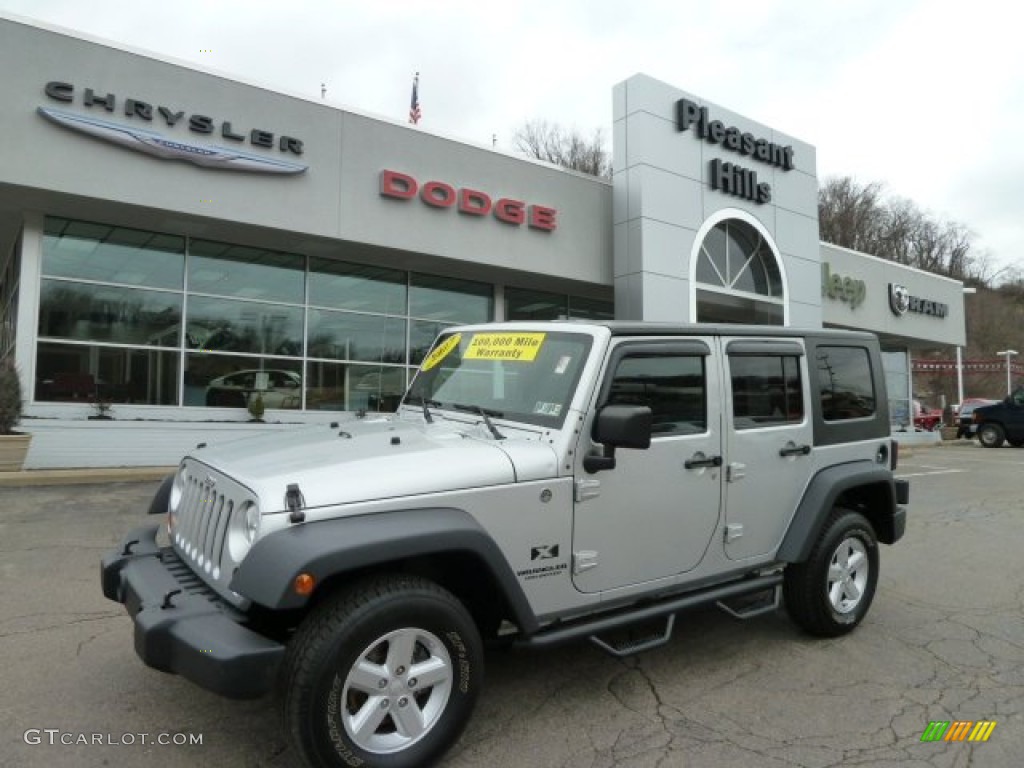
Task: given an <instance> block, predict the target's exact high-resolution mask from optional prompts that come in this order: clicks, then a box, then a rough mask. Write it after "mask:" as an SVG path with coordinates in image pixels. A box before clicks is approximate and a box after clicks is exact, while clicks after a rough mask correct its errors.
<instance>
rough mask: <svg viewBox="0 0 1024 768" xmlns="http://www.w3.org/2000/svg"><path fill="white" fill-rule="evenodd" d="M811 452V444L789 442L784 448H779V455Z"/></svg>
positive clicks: (804, 454) (799, 454)
mask: <svg viewBox="0 0 1024 768" xmlns="http://www.w3.org/2000/svg"><path fill="white" fill-rule="evenodd" d="M810 452H811V446H809V445H794V444H793V443H790V444H789V445H787V446H786V447H785V448H781V449H779V456H782V457H786V456H806V455H807V454H809V453H810Z"/></svg>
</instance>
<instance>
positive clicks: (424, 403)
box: [406, 395, 441, 424]
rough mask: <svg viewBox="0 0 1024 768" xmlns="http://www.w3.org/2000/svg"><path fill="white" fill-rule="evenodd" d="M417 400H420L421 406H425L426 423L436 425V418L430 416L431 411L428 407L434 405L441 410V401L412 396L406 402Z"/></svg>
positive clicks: (424, 417)
mask: <svg viewBox="0 0 1024 768" xmlns="http://www.w3.org/2000/svg"><path fill="white" fill-rule="evenodd" d="M416 400H419V401H420V405H422V406H423V419H424V421H426V422H427V424H433V423H434V417H433V416H431V415H430V409H429V408H427V406H428V405H432V406H434V407H435V408H440V407H441V401H440V400H431V399H430V398H429V397H420V396H419V395H411V396H410V397H407V398H406V402H415V401H416Z"/></svg>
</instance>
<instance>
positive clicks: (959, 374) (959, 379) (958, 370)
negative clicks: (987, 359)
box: [956, 286, 978, 405]
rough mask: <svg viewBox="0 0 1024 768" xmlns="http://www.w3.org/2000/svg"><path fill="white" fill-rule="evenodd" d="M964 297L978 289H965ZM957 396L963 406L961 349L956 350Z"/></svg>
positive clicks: (965, 303) (965, 323)
mask: <svg viewBox="0 0 1024 768" xmlns="http://www.w3.org/2000/svg"><path fill="white" fill-rule="evenodd" d="M963 292H964V295H965V296H966V295H968V294H971V293H977V292H978V289H977V288H969V287H967V286H964V287H963ZM966 341H967V300H966V299H965V300H964V342H965V343H966ZM956 395H957V402H958V403H960V404H961V405H963V402H964V359H963V351H962V349H961V348H960V347H957V348H956Z"/></svg>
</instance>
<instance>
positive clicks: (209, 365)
mask: <svg viewBox="0 0 1024 768" xmlns="http://www.w3.org/2000/svg"><path fill="white" fill-rule="evenodd" d="M255 397H260V398H262V399H263V405H264V407H265V408H284V409H297V408H301V407H302V364H301V363H300V362H298V361H297V360H272V359H267V358H260V357H243V356H236V355H203V354H190V355H188V356H186V358H185V398H184V399H185V405H206V406H210V407H216V408H246V407H248V405H249V403H250V401H251V400H252V399H253V398H255Z"/></svg>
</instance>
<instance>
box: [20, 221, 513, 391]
mask: <svg viewBox="0 0 1024 768" xmlns="http://www.w3.org/2000/svg"><path fill="white" fill-rule="evenodd" d="M43 254H44V255H43V277H42V282H41V285H40V313H39V343H38V346H37V371H38V377H37V384H36V393H35V396H36V399H37V400H40V401H49V402H55V401H64V402H72V401H79V402H93V401H95V400H96V399H97V398H101V399H107V400H110V401H112V402H118V403H140V404H152V405H186V406H208V407H217V408H245V407H247V406H248V405H249V404H250V403H251V402H252V401H253V400H254V399H255V398H259V399H261V400H262V401H263V404H264V407H265V408H270V409H286V410H287V409H298V408H307V409H323V410H360V409H365V410H393V409H394V408H395V407H396V406H397V404H398V402H399V400H400V399H401V396H402V394H403V393H404V391H405V387H406V384H407V382H408V380H409V379H410V378H411V376H412V374H413V373H414V372H415V368H416V366H417V365H418V363H419V362H420V361H421V360H422V358H423V355H424V354H425V352H426V350H427V349H429V347H430V345H431V344H432V343H433V340H434V338H435V337H436V336H437V334H438V333H439V332H440V331H441V330H442V329H444V328H447V327H448V326H450V325H454V324H459V323H478V322H488V321H490V320H492V319H493V317H494V301H493V286H491V285H490V284H487V283H480V282H474V281H469V280H463V279H457V278H448V277H441V276H437V275H423V274H418V273H411V272H406V271H403V270H396V269H388V268H384V267H377V266H369V265H362V264H355V263H349V262H345V261H340V260H334V259H327V258H322V257H313V258H309V259H307V258H306V257H305V256H302V255H299V254H294V253H285V252H280V251H274V250H269V249H265V248H256V247H251V246H243V245H237V244H231V243H224V242H219V241H213V240H205V239H190V238H184V237H181V236H175V235H168V234H162V233H155V232H145V231H141V230H135V229H128V228H123V227H114V226H110V225H103V224H95V223H88V222H78V221H69V220H67V219H61V218H55V217H48V218H47V219H46V225H45V236H44V248H43ZM9 305H14V306H16V300H14V301H12V300H7V303H6V304H5V306H9Z"/></svg>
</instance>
